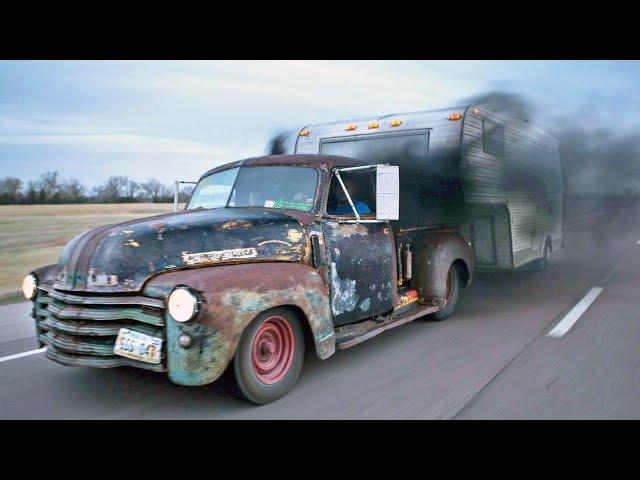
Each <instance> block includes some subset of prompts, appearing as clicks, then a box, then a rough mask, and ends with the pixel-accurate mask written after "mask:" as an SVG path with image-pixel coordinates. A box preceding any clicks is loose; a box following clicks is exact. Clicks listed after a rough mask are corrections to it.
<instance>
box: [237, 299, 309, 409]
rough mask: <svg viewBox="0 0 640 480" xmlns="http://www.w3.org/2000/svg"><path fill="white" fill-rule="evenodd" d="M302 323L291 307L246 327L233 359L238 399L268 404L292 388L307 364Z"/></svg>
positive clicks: (273, 311) (275, 310)
mask: <svg viewBox="0 0 640 480" xmlns="http://www.w3.org/2000/svg"><path fill="white" fill-rule="evenodd" d="M303 321H304V318H299V317H298V315H297V314H296V312H294V311H293V310H291V309H290V308H286V307H277V308H272V309H270V310H267V311H265V312H262V313H261V314H260V315H258V316H257V317H256V318H254V319H253V321H252V322H251V323H250V324H249V325H247V328H245V329H244V331H243V332H242V336H241V337H240V342H239V343H238V347H237V349H236V353H235V355H234V359H233V372H234V377H235V380H236V385H237V387H238V388H237V389H236V393H237V394H238V395H239V396H241V397H243V398H245V399H247V400H249V401H251V402H253V403H257V404H265V403H269V402H272V401H274V400H276V399H278V398H280V397H282V396H283V395H286V394H287V393H288V392H289V391H290V390H291V389H292V388H293V385H294V384H295V382H296V380H297V379H298V376H299V375H300V370H302V363H303V361H304V351H305V345H304V343H305V336H304V330H303V329H302V324H301V322H303Z"/></svg>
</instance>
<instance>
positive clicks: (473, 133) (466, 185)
mask: <svg viewBox="0 0 640 480" xmlns="http://www.w3.org/2000/svg"><path fill="white" fill-rule="evenodd" d="M285 144H286V145H287V148H288V150H289V152H288V153H298V154H300V153H322V154H327V155H341V156H346V157H351V158H358V159H363V160H366V161H368V162H371V163H389V164H391V165H397V166H399V168H400V184H401V188H402V192H403V195H401V196H400V218H399V220H398V221H396V222H393V223H394V224H397V226H398V228H399V231H400V232H401V233H404V234H408V233H410V232H416V231H420V230H426V229H434V228H455V229H456V230H457V231H458V232H460V234H461V235H462V236H463V237H464V238H465V239H466V240H467V241H468V242H470V243H471V244H472V246H473V251H474V254H475V260H476V269H477V270H494V271H495V270H511V269H515V268H519V267H522V266H524V265H526V264H530V266H531V267H533V268H537V269H543V268H545V266H546V264H547V259H548V255H549V254H551V253H553V252H556V251H558V250H559V249H560V248H561V247H562V245H563V242H562V218H563V216H562V208H563V205H562V198H563V195H562V171H561V165H560V156H559V149H558V141H557V140H556V139H554V138H553V137H552V136H550V135H549V134H547V133H545V132H544V131H542V130H541V129H540V128H538V127H536V126H535V125H532V124H531V123H528V122H524V121H521V120H517V119H513V118H508V117H506V116H504V115H503V114H500V113H497V112H492V111H490V110H489V109H487V108H485V107H482V106H480V105H465V106H459V107H452V108H446V109H439V110H428V111H420V112H411V113H401V114H391V115H382V116H376V117H366V118H355V119H347V120H341V121H335V122H328V123H318V124H311V125H306V126H305V127H303V128H301V129H300V131H299V132H296V134H295V136H292V137H291V138H289V139H287V142H286V143H285ZM409 241H411V240H410V239H409Z"/></svg>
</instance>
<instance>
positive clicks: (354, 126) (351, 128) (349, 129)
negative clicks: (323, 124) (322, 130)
mask: <svg viewBox="0 0 640 480" xmlns="http://www.w3.org/2000/svg"><path fill="white" fill-rule="evenodd" d="M356 128H358V125H356V124H355V123H350V124H349V125H347V127H346V128H345V130H346V131H347V132H350V131H353V130H355V129H356Z"/></svg>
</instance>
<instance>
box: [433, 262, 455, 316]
mask: <svg viewBox="0 0 640 480" xmlns="http://www.w3.org/2000/svg"><path fill="white" fill-rule="evenodd" d="M459 294H460V271H459V270H458V267H457V265H455V264H453V265H451V268H449V272H448V273H447V293H446V297H445V298H446V301H447V304H446V305H445V306H444V308H441V309H440V310H438V311H437V312H436V313H434V314H432V315H430V317H431V319H432V320H436V321H442V320H445V319H447V318H449V317H450V316H451V315H452V314H453V312H454V310H455V309H456V304H457V303H458V296H459Z"/></svg>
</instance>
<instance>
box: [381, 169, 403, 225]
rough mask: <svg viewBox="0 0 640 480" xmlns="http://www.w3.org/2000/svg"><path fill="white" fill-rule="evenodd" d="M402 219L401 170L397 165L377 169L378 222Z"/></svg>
mask: <svg viewBox="0 0 640 480" xmlns="http://www.w3.org/2000/svg"><path fill="white" fill-rule="evenodd" d="M399 218H400V169H399V168H398V166H397V165H378V166H377V168H376V220H398V219H399Z"/></svg>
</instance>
